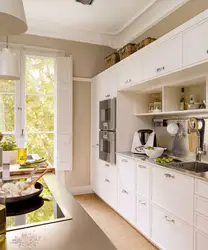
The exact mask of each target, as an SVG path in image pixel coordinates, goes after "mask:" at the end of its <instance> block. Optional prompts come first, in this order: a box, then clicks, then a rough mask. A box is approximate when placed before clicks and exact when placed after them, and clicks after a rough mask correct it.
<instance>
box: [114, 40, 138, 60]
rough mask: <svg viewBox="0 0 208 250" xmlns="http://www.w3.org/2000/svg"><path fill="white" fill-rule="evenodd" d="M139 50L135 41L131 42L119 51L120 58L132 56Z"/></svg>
mask: <svg viewBox="0 0 208 250" xmlns="http://www.w3.org/2000/svg"><path fill="white" fill-rule="evenodd" d="M136 50H137V48H136V44H135V43H129V44H127V45H125V46H124V47H123V48H122V49H120V50H119V51H118V53H119V57H120V60H123V59H124V58H126V57H128V56H130V55H131V54H133V53H134V52H135V51H136Z"/></svg>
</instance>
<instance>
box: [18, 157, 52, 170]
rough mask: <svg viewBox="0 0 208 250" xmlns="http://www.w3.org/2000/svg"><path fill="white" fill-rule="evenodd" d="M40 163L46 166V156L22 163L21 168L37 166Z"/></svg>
mask: <svg viewBox="0 0 208 250" xmlns="http://www.w3.org/2000/svg"><path fill="white" fill-rule="evenodd" d="M40 163H42V164H43V166H42V168H45V167H46V166H47V165H48V163H47V160H46V159H45V158H41V159H38V160H35V161H32V162H26V163H22V164H20V169H24V168H36V167H37V166H38V165H39V164H40Z"/></svg>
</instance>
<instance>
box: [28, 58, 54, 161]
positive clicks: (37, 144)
mask: <svg viewBox="0 0 208 250" xmlns="http://www.w3.org/2000/svg"><path fill="white" fill-rule="evenodd" d="M25 93H26V96H25V100H26V105H25V111H26V139H27V148H28V152H29V153H33V154H38V155H39V156H42V157H45V158H46V159H47V160H49V162H51V163H53V159H54V59H50V58H41V57H34V56H26V58H25Z"/></svg>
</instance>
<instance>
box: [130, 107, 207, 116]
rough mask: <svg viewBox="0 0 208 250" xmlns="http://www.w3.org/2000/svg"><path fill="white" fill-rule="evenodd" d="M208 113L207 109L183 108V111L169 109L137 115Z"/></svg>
mask: <svg viewBox="0 0 208 250" xmlns="http://www.w3.org/2000/svg"><path fill="white" fill-rule="evenodd" d="M205 113H208V110H207V109H193V110H183V111H168V112H158V113H137V114H135V116H137V117H141V116H164V115H167V116H168V115H186V114H187V115H189V114H205Z"/></svg>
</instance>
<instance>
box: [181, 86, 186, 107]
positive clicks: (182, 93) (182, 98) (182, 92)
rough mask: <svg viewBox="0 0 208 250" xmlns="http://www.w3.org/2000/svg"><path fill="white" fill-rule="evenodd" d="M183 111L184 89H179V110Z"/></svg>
mask: <svg viewBox="0 0 208 250" xmlns="http://www.w3.org/2000/svg"><path fill="white" fill-rule="evenodd" d="M184 109H185V95H184V88H182V89H181V99H180V110H184Z"/></svg>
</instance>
